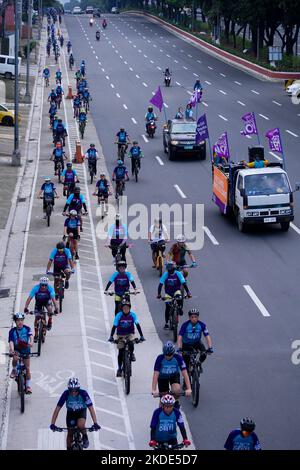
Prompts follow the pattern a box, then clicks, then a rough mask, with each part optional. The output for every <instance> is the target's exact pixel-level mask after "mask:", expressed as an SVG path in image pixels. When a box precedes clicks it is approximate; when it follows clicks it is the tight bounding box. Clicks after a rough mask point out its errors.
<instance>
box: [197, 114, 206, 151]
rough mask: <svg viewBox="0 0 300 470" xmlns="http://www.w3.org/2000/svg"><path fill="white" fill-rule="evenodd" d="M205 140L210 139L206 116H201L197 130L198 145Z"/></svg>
mask: <svg viewBox="0 0 300 470" xmlns="http://www.w3.org/2000/svg"><path fill="white" fill-rule="evenodd" d="M205 139H209V134H208V127H207V122H206V115H205V114H203V116H200V117H199V119H198V121H197V128H196V144H199V143H200V142H202V141H203V140H205Z"/></svg>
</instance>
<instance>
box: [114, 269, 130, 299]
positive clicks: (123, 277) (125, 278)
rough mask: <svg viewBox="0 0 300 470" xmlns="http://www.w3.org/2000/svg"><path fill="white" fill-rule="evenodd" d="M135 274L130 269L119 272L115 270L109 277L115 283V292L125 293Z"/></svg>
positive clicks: (118, 293)
mask: <svg viewBox="0 0 300 470" xmlns="http://www.w3.org/2000/svg"><path fill="white" fill-rule="evenodd" d="M133 281H134V279H133V276H132V274H131V273H130V272H129V271H125V272H124V273H119V272H118V271H115V272H114V273H113V274H112V275H111V277H110V278H109V282H111V283H114V284H115V292H116V294H117V295H123V294H125V292H127V291H128V290H129V285H130V284H129V283H130V282H133Z"/></svg>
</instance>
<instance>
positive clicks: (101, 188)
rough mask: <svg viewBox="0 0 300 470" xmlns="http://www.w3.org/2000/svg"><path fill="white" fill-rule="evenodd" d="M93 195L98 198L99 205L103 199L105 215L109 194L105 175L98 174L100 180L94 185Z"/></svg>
mask: <svg viewBox="0 0 300 470" xmlns="http://www.w3.org/2000/svg"><path fill="white" fill-rule="evenodd" d="M94 195H95V196H98V204H101V199H102V198H103V199H104V204H105V213H106V214H107V213H108V196H109V195H110V192H109V182H108V180H107V179H106V176H105V173H100V179H99V180H98V181H97V183H96V187H95V191H94Z"/></svg>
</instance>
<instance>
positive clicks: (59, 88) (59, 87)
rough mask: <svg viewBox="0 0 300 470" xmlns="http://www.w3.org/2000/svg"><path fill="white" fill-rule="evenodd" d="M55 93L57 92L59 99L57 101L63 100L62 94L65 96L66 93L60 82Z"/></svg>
mask: <svg viewBox="0 0 300 470" xmlns="http://www.w3.org/2000/svg"><path fill="white" fill-rule="evenodd" d="M55 93H56V99H57V101H61V100H62V96H63V95H64V94H65V93H64V90H63V87H62V86H61V85H60V84H58V85H57V87H56V90H55Z"/></svg>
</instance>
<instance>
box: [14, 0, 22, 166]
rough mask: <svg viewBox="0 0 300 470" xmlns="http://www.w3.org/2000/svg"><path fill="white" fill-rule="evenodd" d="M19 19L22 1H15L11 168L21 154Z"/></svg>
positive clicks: (19, 162) (19, 159)
mask: <svg viewBox="0 0 300 470" xmlns="http://www.w3.org/2000/svg"><path fill="white" fill-rule="evenodd" d="M21 18H22V0H15V90H14V91H15V117H14V119H15V127H14V151H13V154H12V160H11V164H12V166H20V165H21V153H20V150H19V42H20V25H21Z"/></svg>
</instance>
